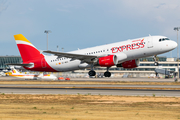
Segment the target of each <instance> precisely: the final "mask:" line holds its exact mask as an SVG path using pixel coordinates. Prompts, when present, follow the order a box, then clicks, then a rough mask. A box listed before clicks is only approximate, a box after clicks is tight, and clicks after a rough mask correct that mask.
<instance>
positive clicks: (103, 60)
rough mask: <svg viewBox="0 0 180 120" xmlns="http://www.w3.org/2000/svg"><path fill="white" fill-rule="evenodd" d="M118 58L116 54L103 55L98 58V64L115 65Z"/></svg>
mask: <svg viewBox="0 0 180 120" xmlns="http://www.w3.org/2000/svg"><path fill="white" fill-rule="evenodd" d="M117 63H118V60H117V56H116V55H108V56H105V57H100V58H98V65H100V66H101V67H111V66H113V65H117Z"/></svg>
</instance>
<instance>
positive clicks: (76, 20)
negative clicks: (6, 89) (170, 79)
mask: <svg viewBox="0 0 180 120" xmlns="http://www.w3.org/2000/svg"><path fill="white" fill-rule="evenodd" d="M179 13H180V1H179V0H148V1H147V0H146V1H145V0H0V56H6V55H20V54H19V51H18V48H17V46H16V43H15V40H14V37H13V35H15V34H23V35H24V36H25V37H26V38H27V39H28V40H29V41H30V42H31V43H32V44H33V45H34V46H36V48H38V49H39V50H46V49H47V39H46V37H47V36H46V34H45V33H44V31H45V30H51V31H52V32H51V33H49V35H48V40H49V41H48V49H49V50H53V51H57V46H59V51H61V50H62V49H61V48H64V52H68V51H73V50H77V49H78V48H79V49H83V48H87V47H93V46H98V45H103V44H108V43H113V42H120V41H124V40H128V39H134V38H139V37H145V36H149V34H150V35H163V36H167V37H168V38H170V39H172V40H174V41H177V32H176V31H174V30H173V28H174V27H180V15H179ZM160 56H167V57H176V56H177V49H175V50H173V51H172V52H168V53H165V54H162V55H160Z"/></svg>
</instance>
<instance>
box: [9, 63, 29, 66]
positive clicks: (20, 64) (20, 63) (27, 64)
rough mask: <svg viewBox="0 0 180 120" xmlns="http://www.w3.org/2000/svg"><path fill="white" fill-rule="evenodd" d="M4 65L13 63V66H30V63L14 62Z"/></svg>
mask: <svg viewBox="0 0 180 120" xmlns="http://www.w3.org/2000/svg"><path fill="white" fill-rule="evenodd" d="M6 65H14V66H26V67H27V66H31V65H32V64H21V63H19V64H16V63H6Z"/></svg>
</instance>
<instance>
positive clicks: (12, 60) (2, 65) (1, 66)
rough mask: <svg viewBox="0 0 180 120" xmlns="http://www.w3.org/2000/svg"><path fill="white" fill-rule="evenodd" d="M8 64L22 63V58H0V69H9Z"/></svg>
mask: <svg viewBox="0 0 180 120" xmlns="http://www.w3.org/2000/svg"><path fill="white" fill-rule="evenodd" d="M6 63H22V59H21V57H20V56H0V69H6V68H9V66H8V65H6Z"/></svg>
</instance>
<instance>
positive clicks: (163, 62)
mask: <svg viewBox="0 0 180 120" xmlns="http://www.w3.org/2000/svg"><path fill="white" fill-rule="evenodd" d="M157 59H158V62H159V66H161V68H164V69H167V70H170V71H176V72H177V61H176V59H175V58H167V57H158V58H157ZM6 63H22V59H21V57H20V56H0V69H7V68H9V66H8V65H5V64H6ZM155 68H157V66H154V59H153V57H148V58H141V59H140V62H139V66H138V67H137V68H133V69H124V68H122V67H116V66H113V67H111V68H110V69H109V71H110V72H111V73H112V74H113V75H114V76H117V77H118V76H123V75H125V74H127V75H130V76H131V77H148V76H150V75H151V74H154V73H155ZM89 70H90V69H85V70H75V71H73V73H83V74H87V73H88V72H89ZM95 71H96V73H97V74H101V75H103V74H104V72H105V71H106V68H105V67H96V68H95ZM62 74H63V73H62ZM65 74H67V73H65Z"/></svg>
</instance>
